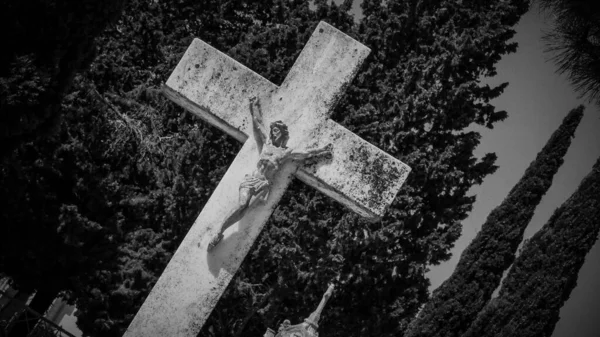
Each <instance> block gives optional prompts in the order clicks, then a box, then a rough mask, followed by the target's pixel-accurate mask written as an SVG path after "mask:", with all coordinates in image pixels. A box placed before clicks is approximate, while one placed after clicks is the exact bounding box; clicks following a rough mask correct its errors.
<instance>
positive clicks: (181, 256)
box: [125, 23, 410, 337]
mask: <svg viewBox="0 0 600 337" xmlns="http://www.w3.org/2000/svg"><path fill="white" fill-rule="evenodd" d="M368 53H369V50H368V49H367V48H366V47H365V46H363V45H361V44H360V43H358V42H356V41H354V40H352V39H351V38H350V37H348V36H346V35H345V34H343V33H341V32H339V31H338V30H336V29H334V28H333V27H331V26H329V25H328V24H325V23H320V24H319V26H318V27H317V29H316V30H315V32H314V33H313V36H312V37H311V39H310V41H309V42H308V44H307V45H306V46H305V48H304V50H303V51H302V53H301V55H300V56H299V58H298V60H297V61H296V63H295V64H294V66H293V68H292V70H291V71H290V73H289V74H288V76H287V78H286V79H285V81H284V83H282V85H281V86H279V87H278V86H276V85H274V84H272V83H270V82H269V81H267V80H266V79H264V78H262V77H261V76H259V75H257V74H255V73H254V72H252V71H251V70H249V69H248V68H246V67H244V66H243V65H241V64H239V63H238V62H236V61H234V60H233V59H231V58H229V57H227V56H226V55H224V54H222V53H220V52H219V51H217V50H215V49H214V48H212V47H210V46H208V45H207V44H205V43H203V42H202V41H200V40H194V42H193V43H192V45H191V46H190V48H189V49H188V50H187V51H186V53H185V55H184V56H183V58H182V60H181V61H180V63H179V65H178V66H177V68H176V69H175V71H174V72H173V74H172V75H171V77H170V78H169V80H168V81H167V83H166V86H165V92H166V94H167V95H168V96H169V97H170V98H171V99H173V100H174V101H175V102H177V103H179V104H180V105H182V106H184V107H185V108H186V109H187V110H189V111H191V112H193V113H194V114H196V115H198V116H200V117H201V118H202V119H204V120H206V121H208V122H210V123H212V124H214V125H216V126H217V127H219V128H221V129H222V130H224V131H225V132H227V133H228V134H230V135H232V136H233V137H235V138H236V139H238V140H240V141H243V142H245V143H244V146H243V147H242V149H241V151H240V153H239V154H238V155H237V157H236V158H235V160H234V162H233V163H232V164H231V166H230V167H229V169H228V170H227V172H226V174H225V176H224V177H223V179H222V180H221V182H220V183H219V185H218V186H217V188H216V190H215V191H214V192H213V194H212V196H211V198H210V200H209V201H208V203H207V204H206V205H205V206H204V209H203V210H202V212H201V213H200V215H199V217H198V219H197V220H196V222H195V223H194V225H193V226H192V228H191V229H190V231H189V233H188V235H187V236H186V237H185V239H184V240H183V242H182V243H181V245H180V247H179V248H178V250H177V252H176V253H175V255H174V256H173V258H172V259H171V261H170V262H169V265H168V266H167V268H166V269H165V271H164V272H163V274H162V275H161V277H160V278H159V280H158V282H157V284H156V285H155V287H154V289H153V290H152V292H151V293H150V295H149V296H148V298H147V299H146V302H145V303H144V305H143V306H142V308H141V309H140V311H139V312H138V314H137V315H136V317H135V318H134V320H133V321H132V323H131V325H130V326H129V329H128V330H127V332H126V333H125V336H190V337H191V336H195V335H196V334H197V333H198V332H199V331H200V329H201V327H202V325H203V324H204V322H205V320H206V319H207V317H208V315H209V314H210V312H211V311H212V309H213V308H214V306H215V305H216V302H217V301H218V300H219V298H220V296H221V294H222V293H223V292H224V290H225V288H226V287H227V285H228V284H229V282H230V280H231V278H232V277H233V275H234V274H235V272H236V271H237V269H238V268H239V266H240V264H241V263H242V261H243V259H244V258H245V256H246V254H247V253H248V251H249V250H250V248H251V247H252V244H253V243H254V241H255V240H256V238H257V237H258V234H259V233H260V231H261V229H262V227H263V226H264V224H265V223H266V221H267V220H268V218H269V216H270V215H271V213H272V211H273V209H274V208H275V207H276V205H277V203H278V202H279V200H280V198H281V196H282V195H283V193H284V191H285V189H286V187H287V185H288V184H289V182H290V180H291V177H292V176H293V175H294V174H295V175H296V176H298V177H299V178H300V179H301V180H303V181H305V182H307V183H308V184H310V185H311V186H314V187H316V188H318V189H319V190H321V191H323V192H324V193H326V194H327V195H330V196H332V197H333V198H334V199H336V200H338V201H340V202H341V203H343V204H344V205H346V206H348V207H350V208H352V209H353V210H355V211H357V212H359V213H360V214H362V215H364V216H368V217H371V218H377V217H379V216H381V215H382V214H383V212H384V210H385V207H386V206H387V205H388V204H389V203H390V202H391V201H392V200H393V198H394V197H395V195H396V193H397V191H398V189H399V188H400V186H401V185H402V183H403V182H404V180H405V179H406V176H407V175H408V172H409V170H410V169H409V168H408V167H407V166H406V165H404V164H402V163H401V162H399V161H398V160H396V159H394V158H392V157H390V156H389V155H387V154H385V153H383V152H382V151H380V150H378V149H377V148H375V147H374V146H372V145H370V144H368V143H367V142H365V141H363V140H361V139H360V138H358V137H357V136H355V135H353V134H352V133H351V132H349V131H348V130H346V129H345V128H343V127H341V126H340V125H338V124H336V123H335V122H333V121H331V120H329V119H328V116H329V114H330V111H331V110H332V109H333V107H334V106H335V104H336V103H337V101H338V100H339V98H340V96H341V95H342V93H343V90H344V88H345V86H347V85H348V83H349V82H350V81H351V79H352V78H353V76H354V75H355V73H356V71H357V70H358V67H359V66H360V64H361V63H362V62H363V60H364V59H365V58H366V56H367V54H368ZM250 96H258V97H260V99H261V103H262V106H263V115H264V119H265V122H266V124H269V123H270V122H272V121H274V120H283V121H284V122H285V123H286V124H287V125H288V126H289V129H290V140H289V142H288V146H289V147H291V148H294V149H298V150H302V149H311V148H316V147H320V146H323V145H325V144H327V143H332V144H333V147H334V148H333V159H332V160H329V161H325V162H321V163H319V164H316V165H314V166H310V167H304V168H301V169H298V167H296V166H294V164H293V163H290V164H288V165H284V167H283V168H282V169H281V171H280V172H279V173H278V175H277V176H276V178H275V179H274V180H273V182H272V185H271V189H270V190H271V192H270V194H269V198H268V200H266V201H265V202H259V203H257V204H254V205H253V206H251V209H250V210H249V212H248V213H247V214H246V215H245V216H244V218H243V219H242V220H241V221H239V222H238V223H237V224H235V225H233V226H232V227H230V228H228V229H227V230H226V231H225V233H224V234H225V238H224V239H223V241H221V243H219V245H218V246H217V247H215V249H214V250H212V251H211V252H210V253H208V252H207V249H206V248H207V245H208V243H209V241H210V239H211V238H212V237H213V236H214V234H216V233H217V232H218V231H219V227H220V225H221V223H222V222H223V220H224V219H225V218H226V217H227V215H228V214H229V212H230V211H231V210H232V209H233V208H234V207H235V206H236V204H237V200H238V188H239V185H240V183H241V182H242V180H243V177H244V175H245V174H248V173H250V172H252V170H253V169H254V168H255V166H256V163H257V161H258V158H259V153H258V150H257V147H256V143H255V141H254V139H253V137H254V135H253V133H252V131H251V128H252V124H251V119H250V112H249V109H248V98H249V97H250ZM199 164H200V163H199Z"/></svg>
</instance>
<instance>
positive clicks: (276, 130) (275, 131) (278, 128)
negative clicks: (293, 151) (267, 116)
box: [269, 121, 290, 147]
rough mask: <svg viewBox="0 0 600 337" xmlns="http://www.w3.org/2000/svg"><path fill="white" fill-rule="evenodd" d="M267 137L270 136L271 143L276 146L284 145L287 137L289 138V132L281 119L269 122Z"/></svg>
mask: <svg viewBox="0 0 600 337" xmlns="http://www.w3.org/2000/svg"><path fill="white" fill-rule="evenodd" d="M269 137H270V138H271V144H273V145H275V146H278V147H285V145H286V144H287V141H288V139H289V138H290V133H289V131H288V127H287V125H285V123H283V122H282V121H276V122H273V123H271V131H270V132H269Z"/></svg>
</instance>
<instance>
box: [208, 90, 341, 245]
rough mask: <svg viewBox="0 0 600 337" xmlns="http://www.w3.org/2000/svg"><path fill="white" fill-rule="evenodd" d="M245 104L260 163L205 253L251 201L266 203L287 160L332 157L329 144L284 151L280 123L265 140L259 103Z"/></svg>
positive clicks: (285, 135) (285, 134) (285, 133)
mask: <svg viewBox="0 0 600 337" xmlns="http://www.w3.org/2000/svg"><path fill="white" fill-rule="evenodd" d="M249 101H250V114H251V115H252V125H253V128H254V135H255V139H256V144H257V146H258V151H259V153H260V159H259V160H258V163H257V164H256V169H255V170H254V172H252V173H251V174H247V175H246V176H245V177H244V181H242V183H241V184H240V188H239V201H238V205H237V207H236V209H235V210H233V212H231V213H230V214H229V216H227V218H225V221H224V222H223V224H222V225H221V229H220V230H219V233H218V234H217V235H215V236H214V237H213V238H212V240H211V241H210V243H209V244H208V250H211V249H213V248H214V247H215V246H216V245H217V244H218V243H219V242H220V241H221V240H222V239H223V232H225V230H226V229H227V228H229V227H230V226H231V225H233V224H234V223H236V222H238V221H239V220H241V219H242V218H243V217H244V215H245V214H246V212H247V211H248V208H249V206H250V201H251V199H252V198H253V197H259V196H262V198H263V199H264V200H267V198H268V197H269V190H270V186H271V182H272V180H273V179H274V177H275V174H276V173H277V172H278V171H279V169H280V168H281V167H282V166H283V164H284V163H285V162H287V161H291V160H295V161H304V160H307V159H312V158H316V157H319V156H322V157H324V158H331V156H332V153H331V150H332V149H333V146H332V145H331V144H328V145H326V146H325V147H323V148H320V149H316V150H308V151H305V152H301V151H295V150H293V149H291V148H288V147H287V146H286V145H287V141H288V139H289V132H288V128H287V125H285V124H284V123H283V122H282V121H276V122H273V123H271V125H270V132H269V133H268V135H269V137H267V129H266V127H265V125H264V123H263V119H262V111H261V108H260V102H259V101H258V99H257V98H256V97H251V98H250V100H249Z"/></svg>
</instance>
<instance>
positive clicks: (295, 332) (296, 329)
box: [264, 284, 333, 337]
mask: <svg viewBox="0 0 600 337" xmlns="http://www.w3.org/2000/svg"><path fill="white" fill-rule="evenodd" d="M332 294H333V284H330V285H329V288H328V289H327V292H325V295H323V299H321V303H319V306H318V307H317V310H315V311H313V313H312V314H310V316H308V318H307V319H305V320H304V322H303V323H300V324H297V325H291V323H290V321H288V320H287V319H286V320H285V321H283V323H282V324H281V326H279V330H278V331H277V334H275V331H273V330H271V329H267V332H265V335H264V337H319V331H318V330H319V320H320V319H321V313H322V312H323V308H325V304H327V301H329V298H330V297H331V295H332Z"/></svg>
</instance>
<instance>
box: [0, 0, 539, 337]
mask: <svg viewBox="0 0 600 337" xmlns="http://www.w3.org/2000/svg"><path fill="white" fill-rule="evenodd" d="M351 3H352V2H351V1H345V2H344V3H343V4H342V5H340V6H336V5H334V4H328V3H327V2H326V1H323V0H319V1H314V2H312V5H309V1H305V0H289V1H287V0H272V1H258V0H256V1H251V0H246V1H241V0H235V1H233V0H232V1H216V0H193V1H192V0H181V1H141V0H132V1H130V3H129V4H128V6H127V7H126V8H125V11H124V13H123V15H122V16H121V18H120V19H119V20H118V22H116V23H115V24H114V25H112V26H111V27H110V28H109V29H108V30H107V31H106V32H105V33H104V34H103V35H102V37H101V38H100V39H99V42H98V45H99V46H100V49H99V52H98V56H97V57H96V59H95V61H94V62H93V63H92V64H91V67H90V69H89V70H88V71H87V72H86V73H85V74H83V75H82V76H79V77H77V78H76V81H75V84H74V85H73V88H72V90H71V91H70V92H69V94H68V95H66V97H65V99H64V100H63V102H62V109H63V111H64V119H63V121H62V128H61V130H60V132H59V133H57V134H55V135H53V136H51V137H49V138H47V139H42V140H37V141H35V142H29V143H26V144H22V145H21V146H19V147H18V149H17V150H16V151H14V152H12V153H11V155H10V157H8V158H7V159H6V160H5V161H4V163H3V166H2V170H1V171H0V172H1V177H0V178H1V179H2V189H1V190H0V191H1V193H2V200H3V201H4V200H6V203H5V205H6V206H7V207H8V208H7V209H9V210H11V211H10V212H3V214H2V215H1V216H2V219H1V221H2V223H5V224H8V225H7V226H4V227H2V228H1V229H0V231H2V232H1V233H0V236H2V237H10V238H11V241H10V242H8V243H7V245H3V246H2V247H1V248H0V254H1V255H0V256H2V259H1V260H0V270H1V271H5V272H7V273H9V274H10V275H12V276H13V277H14V278H15V280H16V281H17V283H19V284H25V285H27V286H28V287H32V288H36V289H42V288H45V287H46V288H47V287H49V286H48V285H47V283H51V284H52V286H53V288H52V290H56V289H59V290H62V291H64V294H65V296H67V297H68V298H70V299H72V300H73V301H75V302H76V304H77V306H78V308H79V310H80V316H79V320H78V324H79V326H80V327H81V328H82V329H83V331H84V332H85V333H86V334H88V335H94V336H116V335H120V334H122V332H123V330H124V329H125V328H126V327H127V324H128V323H129V321H130V320H131V319H132V318H133V315H134V314H135V312H136V310H137V309H138V308H139V306H140V305H141V303H142V301H143V299H144V298H145V296H146V295H147V294H148V292H149V291H150V289H151V287H152V285H153V284H154V282H155V281H156V279H157V277H158V275H159V274H160V272H161V271H162V269H163V268H164V267H165V265H166V263H167V261H168V260H169V258H170V256H171V254H172V252H173V251H174V250H175V248H176V247H177V245H178V244H179V242H180V241H181V239H182V238H183V236H184V235H185V233H186V231H187V229H188V228H189V227H190V226H191V224H192V223H193V220H194V218H195V217H196V215H197V214H198V212H199V211H200V210H201V208H202V206H203V205H204V203H205V202H206V201H207V200H208V198H209V196H210V194H211V191H212V190H213V189H214V187H215V186H216V184H217V183H218V181H219V179H220V177H221V176H222V175H223V174H224V172H225V170H226V169H227V166H228V164H229V162H230V161H231V160H232V158H233V156H234V155H235V153H236V151H237V150H238V149H239V148H240V144H238V143H237V142H235V141H234V140H232V139H229V138H227V137H225V136H223V135H222V134H221V132H219V131H218V130H216V129H214V128H212V127H210V126H208V125H206V124H205V123H202V122H200V121H197V120H196V119H194V118H192V116H190V114H188V113H186V112H185V111H183V109H181V108H179V107H177V106H175V105H174V104H172V103H170V102H168V101H167V100H166V99H165V98H164V97H162V96H161V95H160V94H159V91H160V86H161V84H162V83H164V81H165V80H166V78H167V76H168V75H169V73H170V72H171V71H172V69H173V68H174V67H175V65H176V63H177V61H178V59H179V58H180V57H181V55H182V53H183V52H184V50H185V49H186V48H187V46H188V45H189V43H190V42H191V40H192V38H194V37H199V38H202V39H203V40H205V41H207V42H208V43H210V44H211V45H213V46H215V47H216V48H218V49H220V50H223V51H225V52H226V53H228V54H229V55H231V56H233V57H234V58H236V59H237V60H239V61H240V62H242V63H244V64H246V65H248V66H249V67H250V68H251V69H253V70H254V71H256V72H258V73H260V74H261V75H263V76H264V77H266V78H268V79H270V80H271V81H273V82H274V83H281V81H282V80H283V78H284V77H285V75H286V72H287V71H288V69H289V68H290V67H291V66H292V64H293V62H294V60H295V58H296V57H297V55H298V54H299V53H300V50H301V48H302V47H303V46H304V44H305V43H306V41H307V40H308V38H309V37H310V34H311V33H312V31H313V29H314V28H315V27H316V25H317V23H318V22H319V21H320V20H325V21H327V22H329V23H330V24H332V25H333V26H335V27H337V28H339V29H341V30H343V31H344V32H346V33H348V34H350V35H352V36H353V37H354V38H356V39H357V40H359V41H361V42H362V43H364V44H366V45H367V46H369V47H370V48H371V49H372V53H371V56H370V57H369V58H368V60H367V62H366V65H365V66H364V67H363V69H362V70H361V71H360V73H359V74H358V76H357V78H356V80H355V81H354V82H353V83H352V85H351V86H350V87H349V88H348V89H347V94H346V95H345V96H344V97H343V98H342V100H341V103H340V104H339V106H338V107H337V109H336V111H335V112H334V116H333V118H334V119H335V120H336V121H338V122H340V123H342V124H344V125H345V126H346V127H348V128H349V129H351V130H353V131H354V132H355V133H357V134H359V135H360V136H361V137H363V138H365V139H367V140H368V141H370V142H371V143H373V144H375V145H377V146H378V147H380V148H381V149H383V150H384V151H386V152H388V153H390V154H391V155H393V156H395V157H397V158H399V159H401V160H402V161H404V162H406V163H407V164H409V165H410V166H411V167H412V168H413V172H412V173H411V176H410V177H409V179H408V181H407V183H406V185H405V186H404V187H403V189H402V191H401V192H400V193H399V195H398V197H397V198H396V200H395V202H394V203H393V205H392V206H391V207H390V209H389V211H388V214H387V215H386V217H385V218H384V219H382V220H381V221H379V222H376V223H368V222H365V221H363V220H361V219H360V218H359V217H358V216H356V215H353V214H350V213H349V212H348V211H347V210H345V209H343V208H342V207H340V206H339V205H337V204H335V202H333V201H331V200H328V198H326V197H324V196H322V195H320V194H319V193H318V192H316V191H314V190H311V189H310V188H307V187H305V186H303V185H302V184H301V183H294V184H292V187H291V190H292V191H291V193H287V194H286V196H285V197H284V199H283V200H282V202H281V204H280V206H279V207H278V208H277V210H276V211H275V213H274V215H273V216H272V219H271V221H270V223H269V224H268V225H267V227H266V230H265V231H264V232H263V233H262V235H261V236H260V238H259V240H258V241H257V243H256V245H255V247H254V249H253V251H252V252H251V253H250V255H249V257H248V258H247V259H246V261H245V262H244V264H243V267H242V269H241V270H240V271H239V273H238V275H237V276H236V278H235V279H234V280H233V281H232V283H231V286H230V287H229V288H228V290H227V292H226V294H225V295H224V296H223V298H222V299H221V301H220V303H219V305H218V307H217V309H216V310H215V311H214V313H213V315H212V316H211V317H210V319H209V322H208V323H207V324H206V328H205V330H204V331H203V332H202V333H201V334H202V335H206V336H241V335H260V334H261V333H262V332H264V330H265V327H266V326H271V327H274V326H276V325H278V323H279V322H280V321H281V320H283V319H285V318H288V319H291V320H293V321H298V320H300V319H302V318H303V317H306V316H307V315H308V314H309V313H310V311H312V310H313V309H314V306H315V305H316V304H317V303H318V301H319V299H320V297H321V295H322V293H323V291H324V290H325V288H326V284H327V283H328V282H330V281H331V280H333V279H336V280H337V282H338V288H337V289H338V290H337V291H336V295H335V296H334V297H333V299H332V300H331V301H330V303H329V304H328V307H327V310H326V312H325V315H324V317H323V320H324V321H323V325H322V328H321V331H322V333H323V334H326V335H328V336H341V335H379V336H391V335H397V334H398V333H401V332H402V331H403V330H404V329H405V328H406V326H407V323H408V321H409V320H410V319H411V317H413V316H414V315H415V314H416V312H417V311H418V309H419V307H420V306H421V305H422V304H423V303H424V302H425V301H426V300H427V295H428V294H427V288H428V285H429V284H428V281H427V279H426V278H425V275H424V274H425V271H426V269H427V265H429V264H437V263H440V262H442V261H444V260H446V259H448V257H449V254H450V249H451V247H452V245H453V243H454V242H455V241H456V239H457V238H458V237H459V235H460V231H461V225H460V223H461V221H462V220H463V219H464V218H466V217H467V215H468V212H469V211H470V210H471V207H472V204H473V202H474V197H472V196H467V191H468V190H469V189H470V188H471V187H472V186H473V185H474V184H479V183H481V182H482V180H483V179H484V178H485V177H486V176H487V175H489V174H491V173H493V172H494V171H495V169H496V167H495V165H494V161H495V155H494V154H487V155H485V156H484V157H483V158H482V159H481V160H478V159H477V158H475V157H474V156H473V150H474V148H475V147H476V146H477V145H478V144H479V138H480V135H479V134H478V133H477V132H475V131H469V130H466V128H467V127H468V126H470V125H472V124H479V125H483V126H486V127H489V128H491V127H493V126H494V124H495V123H497V122H499V121H501V120H503V119H504V118H505V117H506V112H504V111H496V110H495V108H494V107H493V106H492V105H491V104H489V101H490V100H491V99H493V98H495V97H497V96H499V95H500V94H501V93H502V91H503V90H504V88H505V87H506V84H503V85H500V86H498V87H489V86H487V85H481V84H480V82H479V80H480V78H481V76H493V75H494V74H495V68H494V65H495V63H496V62H497V61H498V60H499V59H500V57H501V56H502V55H504V54H506V53H509V52H513V51H514V50H515V48H516V45H515V44H514V43H509V42H508V41H509V39H510V38H511V37H512V36H513V35H514V31H513V30H512V28H511V27H512V26H513V25H515V24H516V22H517V21H518V20H519V18H520V16H521V15H522V14H523V13H524V12H525V11H526V10H527V7H528V6H527V1H524V0H512V1H504V2H498V1H491V0H490V1H478V2H466V1H465V2H456V1H453V0H445V1H436V2H433V1H425V2H404V1H374V0H365V1H363V2H362V8H363V13H364V18H363V19H362V20H360V21H359V22H356V21H355V20H354V18H353V17H352V16H351V15H350V14H349V9H350V7H351ZM311 6H312V7H311ZM49 279H51V280H52V282H46V280H49Z"/></svg>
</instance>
